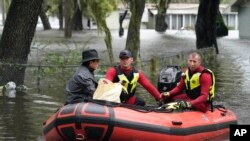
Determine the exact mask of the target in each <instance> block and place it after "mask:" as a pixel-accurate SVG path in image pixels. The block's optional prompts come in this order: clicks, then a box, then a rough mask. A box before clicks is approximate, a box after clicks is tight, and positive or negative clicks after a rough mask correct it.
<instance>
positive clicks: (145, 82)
mask: <svg viewBox="0 0 250 141" xmlns="http://www.w3.org/2000/svg"><path fill="white" fill-rule="evenodd" d="M138 72H139V80H138V82H139V83H140V84H141V85H142V86H143V87H144V88H145V89H146V90H147V91H148V92H149V93H150V94H151V95H152V96H153V97H154V98H155V99H156V100H158V101H159V100H160V99H161V94H160V92H159V91H158V90H157V89H156V88H155V86H154V85H153V84H152V83H151V82H150V81H149V80H148V79H147V78H146V76H145V75H144V74H143V73H142V72H141V71H138Z"/></svg>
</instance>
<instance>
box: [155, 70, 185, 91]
mask: <svg viewBox="0 0 250 141" xmlns="http://www.w3.org/2000/svg"><path fill="white" fill-rule="evenodd" d="M181 75H182V69H181V67H180V66H167V67H165V68H163V69H162V70H161V72H160V75H159V78H158V91H159V92H160V93H162V92H166V91H171V90H172V89H173V88H174V87H175V86H176V85H177V83H178V82H179V81H180V80H181Z"/></svg>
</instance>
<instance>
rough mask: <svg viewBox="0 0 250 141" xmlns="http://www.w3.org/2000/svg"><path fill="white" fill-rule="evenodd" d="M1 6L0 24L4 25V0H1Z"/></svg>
mask: <svg viewBox="0 0 250 141" xmlns="http://www.w3.org/2000/svg"><path fill="white" fill-rule="evenodd" d="M1 5H2V6H1V7H2V24H3V25H4V22H5V7H4V5H5V0H2V3H1Z"/></svg>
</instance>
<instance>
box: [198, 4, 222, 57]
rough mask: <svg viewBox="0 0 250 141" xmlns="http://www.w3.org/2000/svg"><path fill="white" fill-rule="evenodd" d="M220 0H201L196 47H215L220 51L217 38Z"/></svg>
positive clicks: (217, 51)
mask: <svg viewBox="0 0 250 141" xmlns="http://www.w3.org/2000/svg"><path fill="white" fill-rule="evenodd" d="M219 4H220V0H200V5H199V10H198V16H197V22H196V25H195V31H196V48H197V49H201V48H208V47H215V49H216V53H217V54H218V53H219V50H218V45H217V40H216V18H217V14H218V11H219Z"/></svg>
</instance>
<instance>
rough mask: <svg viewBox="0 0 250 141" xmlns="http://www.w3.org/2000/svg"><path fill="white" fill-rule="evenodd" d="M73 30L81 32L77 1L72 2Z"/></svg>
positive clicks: (80, 18) (80, 14)
mask: <svg viewBox="0 0 250 141" xmlns="http://www.w3.org/2000/svg"><path fill="white" fill-rule="evenodd" d="M72 29H73V30H76V31H77V30H83V24H82V11H81V10H80V8H79V6H78V3H77V0H74V15H73V19H72Z"/></svg>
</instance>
